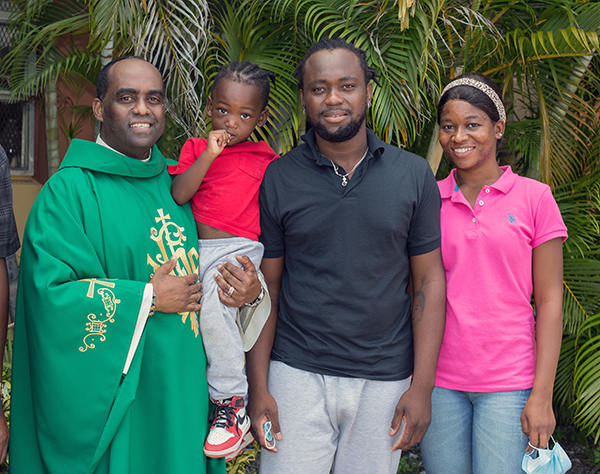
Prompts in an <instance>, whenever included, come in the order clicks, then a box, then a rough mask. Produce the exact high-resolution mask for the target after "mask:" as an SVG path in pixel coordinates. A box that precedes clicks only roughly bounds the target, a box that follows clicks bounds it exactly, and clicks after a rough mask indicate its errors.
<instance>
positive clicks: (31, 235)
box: [10, 140, 225, 474]
mask: <svg viewBox="0 0 600 474" xmlns="http://www.w3.org/2000/svg"><path fill="white" fill-rule="evenodd" d="M170 189H171V178H170V177H169V174H168V173H167V170H166V160H165V158H164V157H163V156H162V155H161V154H160V152H159V151H158V149H157V148H156V146H155V147H154V148H153V149H152V157H151V160H150V161H149V162H147V163H144V162H141V161H138V160H135V159H133V158H129V157H126V156H123V155H121V154H119V153H116V152H115V151H112V150H110V149H108V148H106V147H103V146H101V145H97V144H95V143H92V142H87V141H82V140H73V143H72V145H71V147H70V148H69V151H68V152H67V155H66V156H65V159H64V161H63V163H62V165H61V167H60V170H59V171H58V172H57V173H56V174H55V175H54V176H53V177H52V178H51V179H50V180H49V181H48V183H46V185H45V186H44V187H43V189H42V191H41V192H40V195H39V196H38V198H37V200H36V202H35V204H34V206H33V208H32V210H31V213H30V214H29V219H28V222H27V226H26V229H25V237H24V241H23V250H22V259H21V269H20V272H19V273H20V281H19V294H18V298H17V300H18V302H17V316H16V322H15V345H14V350H15V352H14V365H13V379H12V380H13V382H12V407H11V438H10V468H11V472H12V473H14V474H37V473H56V474H77V473H99V474H104V473H110V474H126V473H127V474H153V473H157V474H203V473H217V472H218V473H224V472H225V463H224V461H223V459H208V458H206V457H205V456H204V453H203V450H202V448H203V445H204V440H205V438H206V434H207V431H208V413H209V401H208V389H207V384H206V358H205V355H204V348H203V345H202V338H201V337H200V334H199V332H198V314H196V313H185V314H184V313H180V314H163V313H156V314H155V315H154V316H153V317H152V318H149V319H147V321H145V322H144V318H145V316H146V315H147V314H148V310H147V308H149V300H148V298H146V300H145V303H144V304H143V294H144V290H145V288H146V284H147V283H148V281H149V280H150V277H151V276H152V274H153V273H154V271H155V269H156V268H158V266H160V265H162V264H163V263H164V262H166V261H167V260H169V259H170V258H171V257H173V256H175V257H176V258H177V266H176V267H175V270H174V272H175V273H176V274H178V275H186V274H190V273H194V272H196V271H197V266H198V252H197V234H196V226H195V223H194V220H193V217H192V214H191V212H190V209H189V206H187V205H186V206H182V207H180V206H178V205H177V204H176V203H175V202H174V201H173V199H172V197H171V192H170ZM150 296H151V291H150ZM140 315H141V317H142V319H141V321H142V323H141V324H140V323H138V318H139V317H140ZM136 325H137V326H138V328H139V330H138V335H137V336H136V335H134V330H135V329H136ZM128 355H129V357H128Z"/></svg>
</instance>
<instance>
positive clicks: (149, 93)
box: [93, 58, 165, 160]
mask: <svg viewBox="0 0 600 474" xmlns="http://www.w3.org/2000/svg"><path fill="white" fill-rule="evenodd" d="M93 110H94V115H95V116H96V119H97V120H99V121H100V122H102V129H101V131H100V136H101V137H102V139H103V140H104V141H105V142H106V144H107V145H109V146H110V147H112V148H114V149H115V150H117V151H119V152H121V153H123V154H124V155H127V156H130V157H132V158H136V159H139V160H143V159H145V158H147V157H148V155H149V153H150V149H151V148H152V145H154V144H155V143H156V142H157V141H158V139H159V138H160V137H161V135H162V134H163V132H164V130H165V92H164V86H163V81H162V77H161V75H160V73H159V72H158V70H157V69H156V68H155V67H154V66H153V65H152V64H150V63H148V62H146V61H144V60H141V59H134V58H131V59H125V60H123V61H119V62H118V63H115V64H114V65H113V66H111V68H110V69H109V71H108V88H107V90H106V95H105V96H104V98H102V99H94V102H93Z"/></svg>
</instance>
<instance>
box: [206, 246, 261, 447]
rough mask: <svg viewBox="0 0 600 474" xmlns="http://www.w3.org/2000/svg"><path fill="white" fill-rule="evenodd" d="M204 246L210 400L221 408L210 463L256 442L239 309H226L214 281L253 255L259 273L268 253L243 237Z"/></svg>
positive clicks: (215, 416)
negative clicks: (224, 267)
mask: <svg viewBox="0 0 600 474" xmlns="http://www.w3.org/2000/svg"><path fill="white" fill-rule="evenodd" d="M199 242H200V276H201V278H202V281H203V284H204V289H203V292H204V296H203V298H202V310H201V312H200V332H201V333H202V340H203V342H204V348H205V351H206V358H207V361H208V366H207V369H206V378H207V380H208V385H209V395H210V398H211V399H212V400H213V401H214V402H215V403H216V405H217V408H216V409H215V410H214V412H213V414H212V415H211V416H212V418H213V422H212V426H211V429H210V433H209V435H208V438H207V439H206V443H205V444H204V453H205V454H206V455H207V456H210V457H221V456H234V455H235V454H236V453H237V452H238V451H239V450H240V449H241V448H242V447H243V446H245V445H247V444H248V443H249V442H251V440H252V437H251V436H249V437H248V436H246V435H247V433H248V430H249V429H250V419H249V418H248V416H247V415H246V408H245V397H246V394H247V392H248V382H247V381H246V373H245V367H244V362H245V358H244V350H243V347H242V339H241V336H240V332H239V329H238V327H237V324H236V312H237V308H228V307H227V306H225V305H224V304H222V303H221V301H220V299H219V294H218V292H217V284H216V282H215V281H214V278H213V275H214V274H215V273H216V272H217V271H218V270H217V266H218V265H220V264H222V263H223V262H225V261H230V262H232V263H234V264H235V265H238V266H239V264H238V262H237V260H236V259H235V256H236V255H247V256H248V257H250V259H251V260H252V262H253V263H254V264H255V265H256V267H257V268H258V266H259V265H260V259H261V258H262V252H263V247H262V245H261V244H260V243H258V242H253V241H251V240H248V239H244V238H241V237H239V238H230V239H215V240H201V241H199Z"/></svg>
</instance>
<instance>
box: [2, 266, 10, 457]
mask: <svg viewBox="0 0 600 474" xmlns="http://www.w3.org/2000/svg"><path fill="white" fill-rule="evenodd" d="M8 295H9V285H8V272H7V270H6V261H5V259H3V258H0V350H2V353H1V354H0V371H1V370H2V367H4V345H5V344H6V330H7V327H8ZM0 417H1V418H0V463H1V462H4V458H5V457H6V451H7V450H8V425H7V424H6V418H5V417H4V411H3V410H2V406H1V405H0Z"/></svg>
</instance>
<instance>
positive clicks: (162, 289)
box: [150, 258, 202, 313]
mask: <svg viewBox="0 0 600 474" xmlns="http://www.w3.org/2000/svg"><path fill="white" fill-rule="evenodd" d="M176 263H177V259H176V258H172V259H171V260H169V261H168V262H167V263H165V264H164V265H161V266H160V267H159V268H158V269H157V270H156V273H155V274H154V276H153V277H152V279H151V280H150V283H152V285H153V286H154V294H155V295H156V311H160V312H161V313H182V312H186V311H198V310H199V309H200V305H199V304H198V302H199V301H200V298H202V293H200V290H202V283H199V282H198V275H196V274H195V273H193V274H191V275H185V276H175V275H171V274H170V273H171V271H172V270H173V269H174V268H175V265H176Z"/></svg>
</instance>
